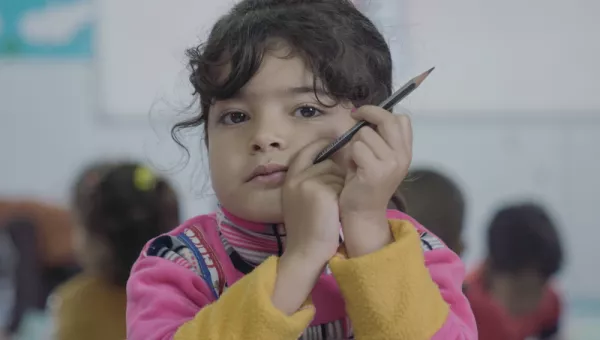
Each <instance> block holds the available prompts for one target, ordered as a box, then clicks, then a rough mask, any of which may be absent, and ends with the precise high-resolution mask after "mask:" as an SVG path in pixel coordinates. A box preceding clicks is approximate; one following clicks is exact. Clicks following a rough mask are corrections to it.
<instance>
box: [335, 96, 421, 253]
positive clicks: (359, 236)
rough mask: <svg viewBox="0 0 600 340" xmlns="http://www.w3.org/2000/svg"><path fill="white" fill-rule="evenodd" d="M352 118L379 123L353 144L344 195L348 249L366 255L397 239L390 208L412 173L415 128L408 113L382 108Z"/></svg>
mask: <svg viewBox="0 0 600 340" xmlns="http://www.w3.org/2000/svg"><path fill="white" fill-rule="evenodd" d="M352 116H353V118H355V119H357V120H365V121H367V122H369V123H371V124H373V125H374V127H375V129H373V128H371V127H368V126H366V127H363V128H362V129H360V131H359V132H358V133H356V135H354V137H353V139H352V141H351V142H350V144H349V145H348V148H349V149H350V150H349V160H348V161H349V168H348V172H347V175H346V182H345V185H344V189H343V190H342V192H341V194H340V217H341V219H342V227H343V230H344V239H345V244H346V249H347V251H348V253H349V255H351V256H353V254H352V253H354V256H360V255H363V253H370V252H372V251H376V250H377V249H379V248H381V247H383V246H384V245H385V244H387V243H389V242H391V233H390V230H389V226H388V223H387V218H386V208H387V206H388V202H389V200H390V199H391V197H392V195H393V194H394V192H395V191H396V189H397V188H398V186H399V185H400V183H401V182H402V180H404V178H405V177H406V175H407V173H408V167H409V166H410V163H411V160H412V126H411V122H410V119H409V117H408V116H407V115H405V114H401V115H394V114H392V113H390V112H389V111H386V110H384V109H382V108H380V107H377V106H363V107H361V108H359V109H358V110H356V111H354V112H352ZM381 243H383V244H381Z"/></svg>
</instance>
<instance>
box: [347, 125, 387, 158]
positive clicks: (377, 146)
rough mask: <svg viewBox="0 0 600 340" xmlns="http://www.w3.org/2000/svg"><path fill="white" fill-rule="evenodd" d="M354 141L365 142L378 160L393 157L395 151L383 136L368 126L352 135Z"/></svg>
mask: <svg viewBox="0 0 600 340" xmlns="http://www.w3.org/2000/svg"><path fill="white" fill-rule="evenodd" d="M354 140H355V141H361V142H363V143H365V145H367V146H368V147H369V149H371V151H372V152H373V154H374V155H375V157H377V159H379V160H388V159H391V158H392V157H395V152H394V150H392V149H391V148H390V146H389V145H388V144H387V143H386V141H384V140H383V138H382V137H381V136H380V135H379V134H378V133H377V132H375V130H373V129H372V128H370V127H368V126H367V127H364V128H362V129H360V131H359V132H358V133H357V134H356V135H355V136H354Z"/></svg>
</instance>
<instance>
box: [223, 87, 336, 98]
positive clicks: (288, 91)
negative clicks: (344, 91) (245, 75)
mask: <svg viewBox="0 0 600 340" xmlns="http://www.w3.org/2000/svg"><path fill="white" fill-rule="evenodd" d="M277 92H279V93H281V95H283V96H295V95H300V94H316V95H317V96H319V97H321V96H323V97H328V96H329V94H328V93H327V92H326V91H325V90H324V89H316V90H315V88H314V87H313V86H293V87H288V88H284V89H281V90H278V91H277ZM247 97H248V93H246V92H245V91H244V90H241V91H238V92H237V93H236V94H235V95H233V97H231V98H230V99H234V100H235V99H245V98H247Z"/></svg>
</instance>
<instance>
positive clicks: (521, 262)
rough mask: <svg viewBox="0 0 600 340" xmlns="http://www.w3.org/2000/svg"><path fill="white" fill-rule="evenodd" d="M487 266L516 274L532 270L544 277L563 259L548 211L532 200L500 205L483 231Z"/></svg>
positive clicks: (551, 272)
mask: <svg viewBox="0 0 600 340" xmlns="http://www.w3.org/2000/svg"><path fill="white" fill-rule="evenodd" d="M487 245H488V251H489V254H488V259H487V261H488V266H489V270H491V271H495V272H504V273H511V274H518V273H520V272H521V271H523V270H536V271H537V272H538V273H539V274H541V275H542V277H544V278H545V279H548V278H550V277H551V276H552V275H554V274H556V273H557V272H558V271H559V270H560V267H561V265H562V262H563V249H562V246H561V242H560V235H559V234H558V231H557V229H556V226H555V224H554V222H553V221H552V219H551V217H550V215H549V214H548V212H547V211H546V210H545V209H544V208H542V207H541V206H539V205H537V204H533V203H525V204H518V205H511V206H506V207H503V208H501V209H500V210H499V211H498V212H497V213H496V214H495V216H494V218H493V219H492V221H491V223H490V227H489V229H488V234H487Z"/></svg>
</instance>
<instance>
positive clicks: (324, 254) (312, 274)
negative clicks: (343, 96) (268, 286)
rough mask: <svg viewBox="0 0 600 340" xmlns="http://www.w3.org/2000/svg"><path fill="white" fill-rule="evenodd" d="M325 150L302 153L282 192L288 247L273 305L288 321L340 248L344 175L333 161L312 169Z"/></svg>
mask: <svg viewBox="0 0 600 340" xmlns="http://www.w3.org/2000/svg"><path fill="white" fill-rule="evenodd" d="M326 145H327V142H326V141H321V142H316V143H313V144H311V145H309V146H307V147H306V148H304V149H303V150H301V151H300V152H299V153H298V155H297V156H296V158H295V159H294V160H293V161H292V162H291V164H290V166H289V168H288V172H287V176H286V181H285V183H284V185H283V188H282V201H283V219H284V222H285V230H286V242H285V250H284V252H283V255H282V256H281V258H280V259H279V264H278V267H277V279H276V280H275V287H274V290H273V295H272V297H271V299H272V302H273V305H274V306H275V307H276V308H278V309H279V310H281V311H282V312H284V313H286V314H288V315H291V314H293V313H295V312H296V311H297V310H298V309H299V308H300V306H301V305H302V303H303V302H304V301H305V300H306V298H307V296H308V295H309V294H310V292H311V291H312V289H313V287H314V286H315V284H316V283H317V280H318V279H319V276H320V275H321V273H322V272H323V268H324V267H325V264H326V263H327V261H328V260H329V259H330V258H331V257H332V256H333V255H335V252H336V251H337V249H338V246H339V235H340V213H339V204H338V199H339V196H340V192H341V191H342V189H343V187H344V180H345V177H344V171H343V170H342V169H341V168H340V167H339V166H338V165H336V164H335V163H334V162H333V161H331V160H326V161H324V162H321V163H319V164H317V165H313V160H314V158H315V156H316V155H317V153H318V152H319V151H321V150H322V149H323V148H324V147H325V146H326Z"/></svg>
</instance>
